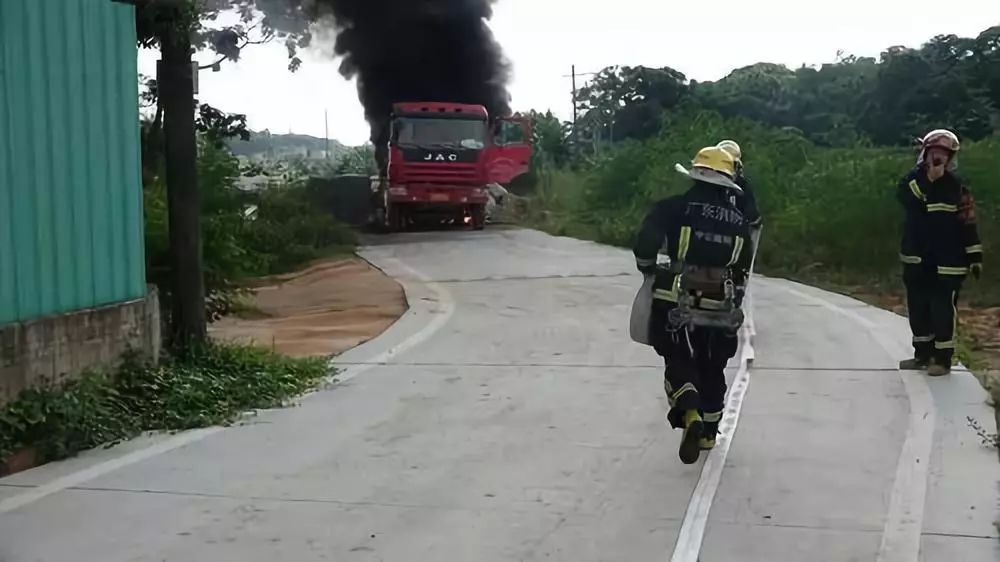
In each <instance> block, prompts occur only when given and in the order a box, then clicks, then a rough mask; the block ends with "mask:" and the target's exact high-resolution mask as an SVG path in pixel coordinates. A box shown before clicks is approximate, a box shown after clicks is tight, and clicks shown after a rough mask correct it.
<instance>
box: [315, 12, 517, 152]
mask: <svg viewBox="0 0 1000 562" xmlns="http://www.w3.org/2000/svg"><path fill="white" fill-rule="evenodd" d="M314 1H315V2H316V4H317V6H318V7H319V8H321V9H323V11H324V12H326V13H327V14H329V13H331V12H332V16H333V25H334V29H335V31H336V34H337V35H336V44H335V46H334V50H335V53H336V54H337V55H338V56H341V57H343V62H342V63H341V65H340V72H341V74H343V75H344V76H345V77H346V78H354V77H357V79H358V96H359V98H360V100H361V103H362V104H363V105H364V108H365V117H366V118H367V120H368V123H369V124H370V125H371V133H372V134H371V140H372V142H374V143H376V145H377V146H378V145H380V144H384V142H385V140H386V139H385V135H386V134H387V131H386V129H387V127H386V126H385V125H386V122H387V119H388V116H389V113H390V112H391V110H392V104H393V103H396V102H401V101H445V102H455V103H473V104H480V105H483V106H486V108H487V110H488V111H489V112H490V115H491V116H495V115H506V114H508V113H509V112H510V105H509V104H510V95H509V94H508V92H507V83H508V80H509V78H510V65H509V62H508V61H507V60H506V59H505V57H504V55H503V50H502V49H501V47H500V45H499V43H497V41H496V39H495V38H494V36H493V32H492V31H491V30H490V28H489V27H488V26H487V25H486V22H487V21H488V20H489V19H490V18H491V17H492V15H493V4H494V2H495V1H496V0H314Z"/></svg>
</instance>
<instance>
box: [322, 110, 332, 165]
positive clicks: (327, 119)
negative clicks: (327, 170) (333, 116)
mask: <svg viewBox="0 0 1000 562" xmlns="http://www.w3.org/2000/svg"><path fill="white" fill-rule="evenodd" d="M323 126H324V127H325V132H324V133H323V134H324V136H323V140H324V141H325V142H326V159H327V160H329V159H330V110H328V109H324V110H323Z"/></svg>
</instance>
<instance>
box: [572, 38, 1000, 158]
mask: <svg viewBox="0 0 1000 562" xmlns="http://www.w3.org/2000/svg"><path fill="white" fill-rule="evenodd" d="M998 100H1000V26H997V27H993V28H990V29H988V30H986V31H984V32H983V33H981V34H980V35H979V36H978V37H976V38H962V37H957V36H955V35H941V36H938V37H934V38H933V39H931V40H930V41H929V42H928V43H927V44H925V45H924V46H922V47H920V48H918V49H909V48H906V47H899V46H895V47H889V48H887V49H886V50H885V51H884V52H883V53H882V55H881V57H880V58H879V60H876V59H874V58H858V57H853V56H842V57H840V59H839V60H838V61H837V62H834V63H831V64H824V65H822V66H820V67H818V68H814V67H802V68H799V69H796V70H791V69H788V68H786V67H784V66H781V65H776V64H769V63H760V64H755V65H752V66H749V67H746V68H740V69H737V70H735V71H734V72H733V73H732V74H730V75H729V76H727V77H726V78H724V79H722V80H719V81H716V82H703V83H697V82H689V81H688V80H687V79H686V77H685V76H684V75H683V74H681V73H680V72H677V71H676V70H673V69H671V68H660V69H652V68H642V67H638V68H634V67H609V68H606V69H604V70H603V71H602V72H600V73H599V74H597V75H596V76H595V77H594V79H593V80H592V81H591V82H590V83H589V84H587V85H586V86H585V87H583V88H581V89H580V90H579V92H578V96H577V103H578V106H579V107H580V109H581V110H582V118H581V128H582V130H581V131H580V132H579V134H580V136H581V140H589V141H591V143H581V149H583V148H584V145H586V148H587V149H588V150H589V149H593V150H598V149H599V148H600V146H601V144H602V142H603V143H607V142H614V141H618V140H624V139H644V138H650V137H652V136H655V135H656V134H657V133H658V131H659V129H660V128H659V126H658V121H659V119H660V117H661V116H663V114H664V113H666V112H670V111H672V110H675V109H676V108H677V107H678V106H680V105H682V104H688V105H693V106H696V107H698V108H702V109H710V110H714V111H717V112H719V113H720V114H722V115H723V116H725V117H746V118H749V119H753V120H755V121H759V122H761V123H766V124H768V125H772V126H774V127H793V128H795V129H798V130H799V131H801V132H802V133H803V135H804V136H805V137H806V138H808V139H809V140H811V141H813V142H815V143H817V144H820V145H824V146H854V145H855V144H857V143H858V142H863V143H868V142H871V143H874V144H877V145H905V144H908V143H910V141H911V140H912V139H913V137H914V135H919V134H921V133H923V132H925V131H927V130H930V129H934V128H938V127H948V128H952V129H954V130H956V131H959V132H960V133H961V135H962V137H964V138H967V139H972V140H979V139H983V138H986V137H988V136H990V135H991V134H992V133H993V131H994V130H995V129H996V126H997V125H998V123H1000V107H998V105H997V104H998V103H1000V101H998Z"/></svg>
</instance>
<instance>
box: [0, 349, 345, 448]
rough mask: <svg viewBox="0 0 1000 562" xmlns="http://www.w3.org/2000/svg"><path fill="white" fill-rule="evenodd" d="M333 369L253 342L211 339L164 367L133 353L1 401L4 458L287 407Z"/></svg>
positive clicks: (0, 439)
mask: <svg viewBox="0 0 1000 562" xmlns="http://www.w3.org/2000/svg"><path fill="white" fill-rule="evenodd" d="M328 374H329V371H328V367H327V363H326V360H324V359H292V358H288V357H284V356H281V355H278V354H276V353H273V352H271V351H268V350H266V349H262V348H256V347H250V346H234V345H212V346H210V347H206V348H204V349H201V350H195V351H194V352H192V353H191V354H189V355H187V356H185V357H184V358H171V359H168V360H166V361H164V362H163V363H162V364H161V365H158V366H155V365H147V364H142V363H139V362H137V361H135V360H133V359H129V360H127V361H126V362H125V364H124V365H122V367H120V368H119V369H118V370H117V371H116V372H114V373H91V374H88V375H85V376H84V377H82V378H81V379H79V380H74V381H72V382H70V383H68V384H67V385H66V386H64V387H63V388H40V389H33V390H26V391H24V392H23V393H21V395H20V396H19V397H18V399H17V400H15V401H14V402H11V403H10V404H8V405H6V406H4V407H3V408H0V459H4V458H6V457H7V456H8V455H9V454H10V453H12V452H14V451H18V450H20V449H24V448H29V447H30V448H33V449H35V451H36V452H37V453H38V454H39V455H40V457H41V459H40V460H43V461H51V460H56V459H61V458H65V457H68V456H71V455H74V454H76V453H77V452H79V451H82V450H85V449H89V448H92V447H96V446H100V445H104V444H107V443H114V442H116V441H119V440H122V439H127V438H130V437H134V436H135V435H137V434H139V433H140V432H143V431H154V430H184V429H192V428H196V427H205V426H209V425H215V424H224V423H229V422H231V421H233V420H234V419H236V417H237V416H239V415H240V414H242V413H243V412H246V411H248V410H253V409H265V408H272V407H277V406H281V405H283V404H284V403H285V401H287V400H288V399H290V398H292V397H294V396H296V395H299V394H301V393H302V392H304V391H306V390H308V389H310V388H312V387H313V386H315V385H316V384H317V383H319V382H320V381H321V380H322V379H323V378H325V377H326V376H327V375H328Z"/></svg>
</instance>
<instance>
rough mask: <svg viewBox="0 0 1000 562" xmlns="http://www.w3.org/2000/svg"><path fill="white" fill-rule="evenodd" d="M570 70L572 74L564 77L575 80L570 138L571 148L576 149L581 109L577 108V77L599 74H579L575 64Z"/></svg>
mask: <svg viewBox="0 0 1000 562" xmlns="http://www.w3.org/2000/svg"><path fill="white" fill-rule="evenodd" d="M570 70H571V72H570V74H569V76H566V75H563V78H572V79H573V130H572V131H571V132H570V135H569V137H570V141H571V142H570V145H571V147H575V146H576V139H577V128H576V127H577V123H576V122H577V119H578V118H579V107H578V106H577V103H576V93H577V90H576V77H577V76H595V75H597V73H596V72H580V73H577V71H576V65H575V64H574V65H572V67H571V69H570ZM574 150H575V148H574Z"/></svg>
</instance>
